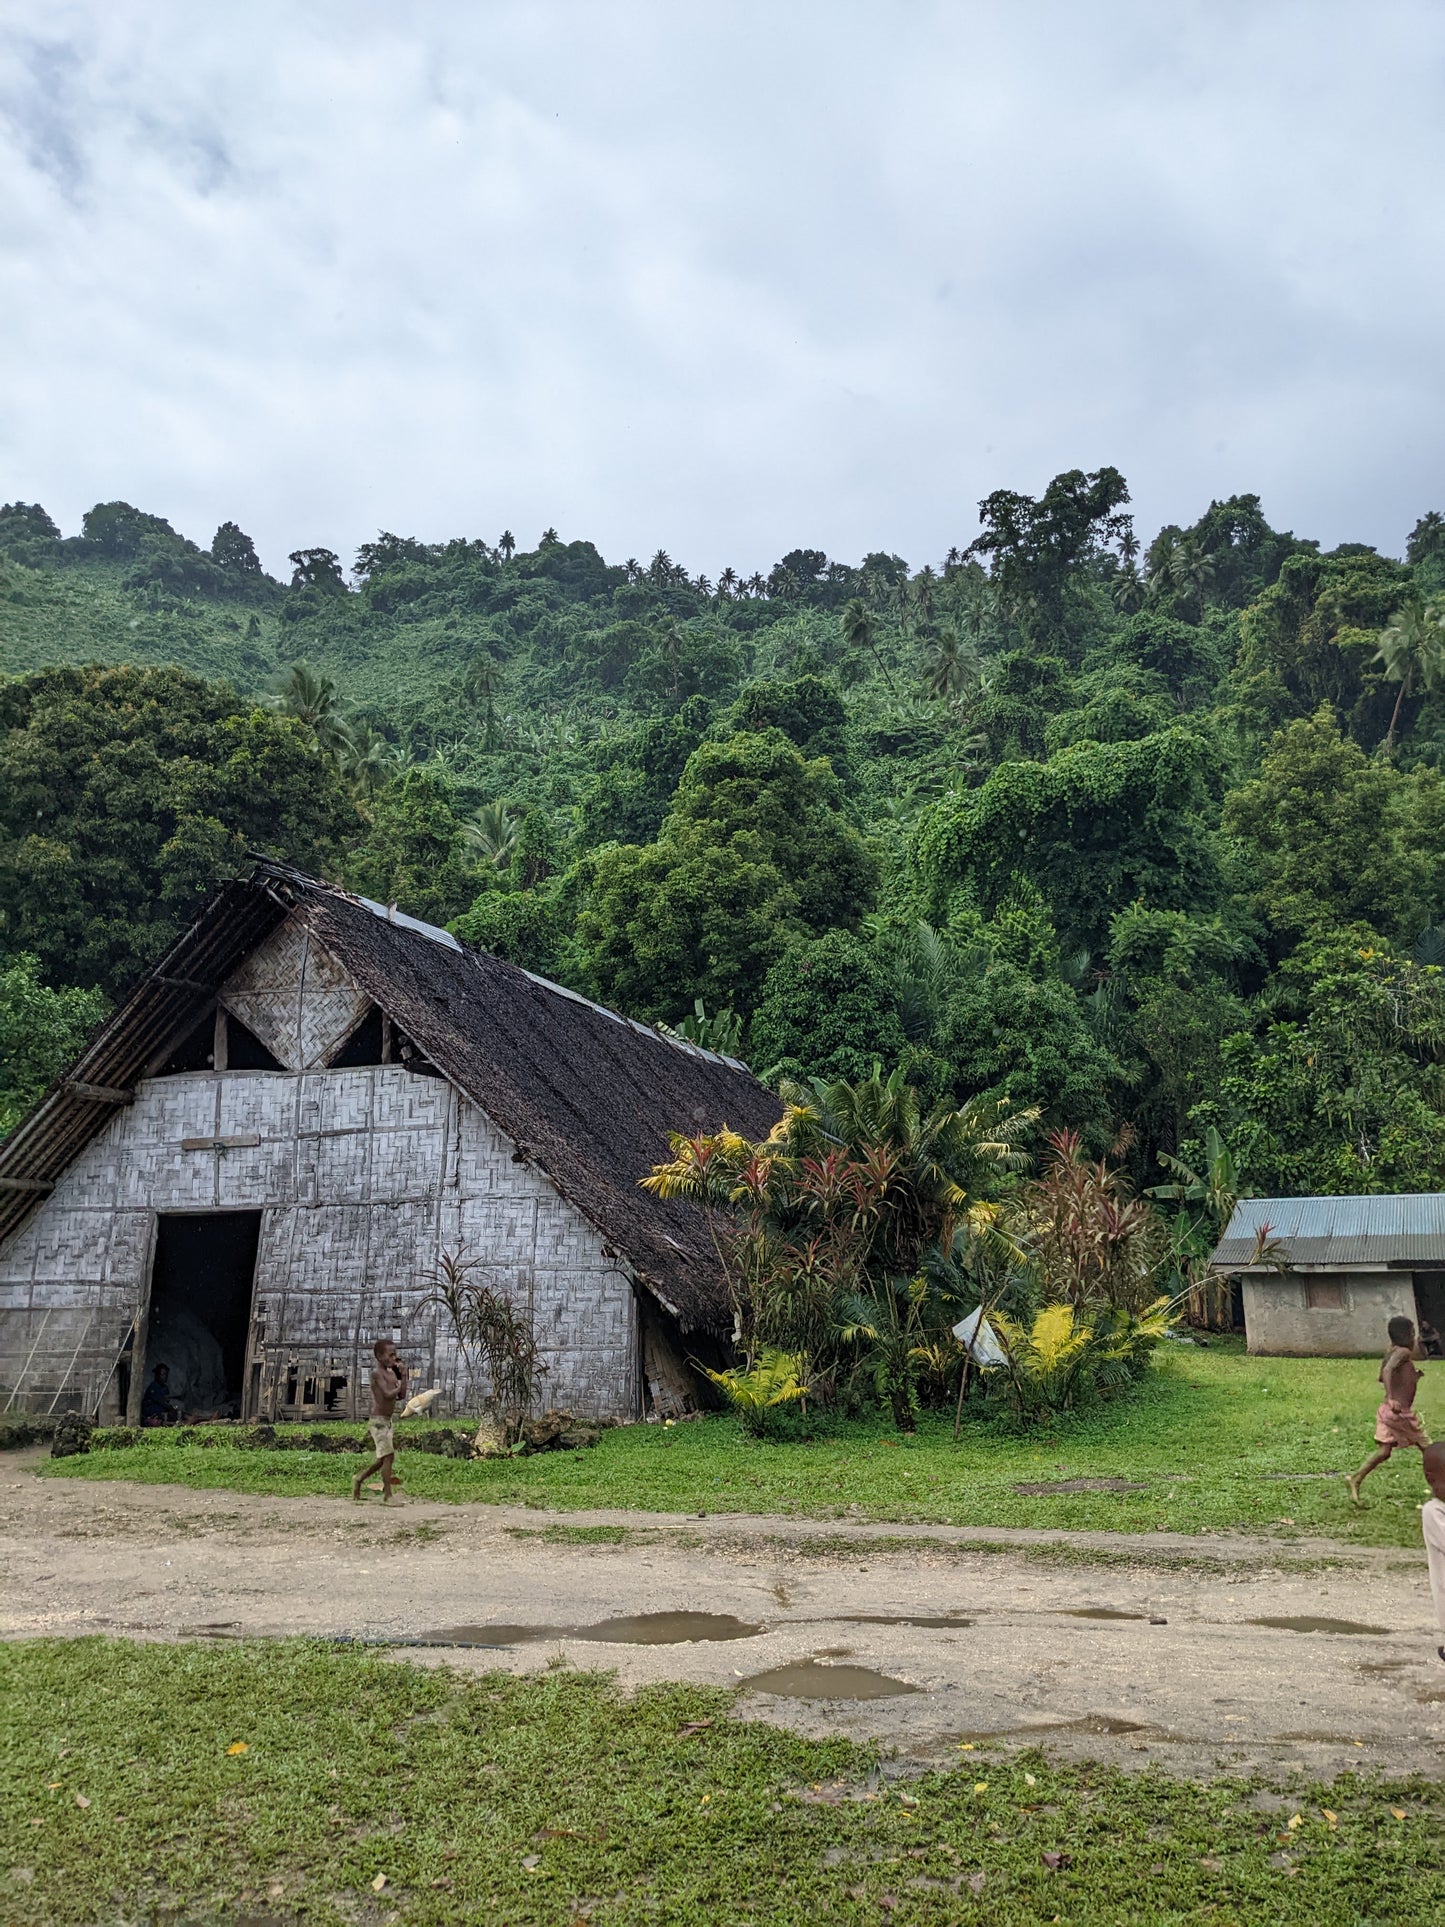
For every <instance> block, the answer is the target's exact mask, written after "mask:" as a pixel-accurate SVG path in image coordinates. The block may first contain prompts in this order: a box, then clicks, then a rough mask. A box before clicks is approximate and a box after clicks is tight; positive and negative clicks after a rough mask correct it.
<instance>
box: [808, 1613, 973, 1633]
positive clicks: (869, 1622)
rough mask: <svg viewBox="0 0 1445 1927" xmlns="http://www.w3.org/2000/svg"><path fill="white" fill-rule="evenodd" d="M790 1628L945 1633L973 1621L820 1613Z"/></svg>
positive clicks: (924, 1615) (937, 1616)
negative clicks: (886, 1628)
mask: <svg viewBox="0 0 1445 1927" xmlns="http://www.w3.org/2000/svg"><path fill="white" fill-rule="evenodd" d="M786 1623H787V1624H788V1625H790V1626H800V1625H812V1626H927V1627H932V1628H937V1629H941V1630H942V1631H944V1632H957V1631H959V1630H960V1629H961V1628H962V1627H964V1626H971V1625H972V1624H973V1621H972V1620H971V1619H966V1618H964V1617H963V1616H962V1615H961V1614H960V1615H959V1616H958V1617H957V1618H954V1617H953V1616H952V1615H950V1614H942V1613H938V1614H932V1615H930V1614H927V1613H818V1614H816V1615H815V1616H814V1617H813V1618H812V1619H810V1620H799V1619H790V1620H788V1621H787V1622H786Z"/></svg>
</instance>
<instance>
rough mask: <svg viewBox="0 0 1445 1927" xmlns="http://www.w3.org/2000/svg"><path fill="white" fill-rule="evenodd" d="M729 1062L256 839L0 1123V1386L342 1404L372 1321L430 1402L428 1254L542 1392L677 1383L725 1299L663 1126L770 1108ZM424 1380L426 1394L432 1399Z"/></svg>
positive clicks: (710, 1349) (684, 1384) (599, 1397)
mask: <svg viewBox="0 0 1445 1927" xmlns="http://www.w3.org/2000/svg"><path fill="white" fill-rule="evenodd" d="M779 1109H780V1107H779V1105H778V1102H777V1100H776V1098H774V1097H773V1096H772V1095H771V1094H770V1093H769V1092H767V1091H766V1090H765V1089H764V1088H763V1087H762V1086H761V1085H760V1084H759V1083H758V1082H757V1081H756V1079H754V1078H753V1077H752V1076H751V1075H750V1073H749V1072H748V1071H747V1070H746V1069H745V1067H744V1066H743V1065H741V1064H739V1063H736V1062H734V1061H732V1060H731V1059H727V1058H722V1057H719V1056H716V1055H714V1054H713V1053H711V1052H708V1051H704V1050H700V1049H699V1048H697V1047H696V1046H695V1045H692V1044H689V1043H687V1042H685V1041H684V1040H682V1039H679V1038H674V1037H671V1036H668V1035H665V1034H663V1033H661V1032H659V1031H656V1030H653V1029H650V1028H649V1027H647V1026H646V1025H642V1024H637V1023H633V1022H631V1021H630V1020H628V1019H626V1018H623V1017H620V1016H619V1015H617V1014H616V1013H615V1012H613V1011H608V1010H604V1009H602V1008H601V1007H600V1006H598V1005H596V1004H593V1003H590V1002H588V1001H587V1000H586V999H585V998H582V997H579V996H577V995H575V994H574V993H573V992H571V991H568V990H565V989H563V988H561V987H560V986H558V985H556V984H551V983H548V982H546V981H545V980H543V979H541V978H538V977H535V976H533V975H531V974H530V973H528V972H527V971H524V970H519V969H517V968H516V967H515V966H513V965H511V964H507V963H504V962H502V961H501V960H500V959H498V958H496V957H492V956H488V955H486V954H484V953H482V952H479V951H475V950H472V949H470V948H468V947H466V946H464V945H462V944H461V943H459V942H458V941H457V940H456V939H455V938H454V937H452V936H450V935H449V934H448V933H447V932H445V931H443V930H438V929H435V928H433V927H432V926H430V925H427V924H423V923H419V922H417V921H416V920H414V919H412V918H410V917H407V916H404V915H401V914H399V913H398V912H397V911H396V909H395V908H394V907H390V908H389V907H387V906H384V905H381V904H375V903H371V902H368V901H367V900H365V899H363V898H360V897H356V896H352V895H350V894H348V893H347V892H345V891H342V890H339V889H337V888H335V887H333V886H330V885H327V884H323V883H320V882H318V881H316V880H315V879H314V878H310V877H306V876H303V875H301V874H300V873H298V872H296V871H293V870H290V869H287V868H285V867H283V866H280V865H277V864H272V863H258V864H257V865H256V866H255V869H254V872H253V873H252V874H251V875H250V876H249V877H248V878H246V879H244V880H239V881H236V882H232V883H228V884H227V885H225V886H224V887H223V888H222V889H221V890H219V891H218V892H217V894H216V895H215V897H214V898H213V899H212V900H211V902H210V903H209V904H208V905H207V906H206V908H205V910H204V911H203V912H202V913H201V915H200V916H199V917H198V918H197V920H196V922H195V923H194V924H193V925H192V926H191V928H190V929H189V930H187V931H186V933H185V934H184V935H183V936H182V937H181V938H180V939H179V940H178V941H177V942H176V943H175V944H174V945H173V946H172V947H171V949H170V950H169V951H168V952H167V953H166V955H165V956H163V957H162V958H161V959H160V961H159V962H158V963H157V964H156V965H155V966H154V967H153V968H152V969H151V970H150V971H148V972H147V973H146V975H145V976H144V977H143V978H142V979H141V980H140V981H139V982H138V983H137V984H136V985H135V986H134V988H133V989H132V990H131V992H130V994H129V995H128V996H127V997H126V998H125V999H124V1001H123V1002H122V1003H121V1005H120V1007H119V1008H118V1009H117V1010H116V1012H115V1013H114V1015H113V1016H112V1017H111V1018H110V1019H109V1020H108V1022H107V1023H106V1024H105V1025H104V1026H102V1028H101V1029H100V1031H99V1032H98V1033H97V1035H96V1036H95V1038H94V1039H93V1041H92V1042H91V1043H90V1045H89V1046H88V1048H87V1049H86V1050H85V1052H84V1053H83V1054H82V1056H81V1057H80V1058H79V1059H78V1061H77V1062H76V1063H75V1064H74V1065H73V1066H72V1067H71V1069H70V1071H69V1072H67V1074H66V1076H65V1077H64V1078H63V1079H62V1080H61V1081H60V1082H59V1083H58V1084H57V1085H56V1086H55V1088H54V1089H53V1090H51V1091H50V1092H49V1093H47V1095H46V1096H45V1098H44V1099H43V1100H42V1101H41V1103H40V1104H39V1105H38V1106H37V1107H36V1109H35V1110H34V1111H33V1112H32V1113H31V1115H30V1116H29V1117H28V1118H27V1119H25V1120H24V1122H23V1123H22V1124H21V1125H20V1126H19V1127H18V1129H17V1130H16V1131H15V1132H14V1133H13V1134H12V1136H11V1137H10V1138H9V1139H8V1140H7V1141H6V1143H5V1144H4V1145H3V1146H0V1408H4V1409H8V1410H12V1411H14V1410H26V1411H35V1410H40V1411H65V1410H82V1411H86V1412H90V1413H93V1414H98V1415H100V1416H103V1417H107V1418H112V1419H114V1418H119V1417H122V1416H128V1417H129V1418H130V1420H131V1421H132V1422H134V1421H135V1420H136V1418H137V1416H138V1413H139V1404H140V1398H141V1395H142V1388H143V1386H144V1384H145V1382H146V1380H147V1378H148V1377H149V1376H150V1374H151V1371H152V1369H153V1367H154V1365H155V1364H157V1363H160V1362H164V1363H166V1364H167V1365H168V1366H169V1367H170V1372H171V1386H172V1390H173V1392H174V1393H175V1394H176V1396H177V1398H178V1400H179V1402H180V1403H181V1405H182V1406H183V1407H185V1408H186V1409H187V1410H188V1411H194V1412H196V1413H198V1414H200V1413H206V1414H217V1415H234V1416H237V1417H245V1418H310V1417H317V1418H319V1417H323V1416H326V1415H333V1416H337V1417H352V1416H355V1415H357V1414H359V1413H362V1412H364V1411H365V1410H366V1409H367V1406H366V1403H365V1399H366V1383H367V1375H368V1372H369V1369H370V1363H371V1346H372V1344H373V1342H374V1340H375V1339H376V1338H378V1337H383V1336H393V1337H395V1338H396V1339H397V1341H398V1343H399V1344H400V1345H401V1347H402V1350H403V1352H404V1354H405V1355H406V1356H407V1358H408V1360H409V1362H410V1363H411V1366H412V1369H413V1378H414V1382H415V1383H417V1384H440V1385H442V1386H443V1388H444V1390H445V1393H446V1402H447V1405H448V1406H450V1408H451V1409H460V1408H462V1407H464V1406H468V1405H471V1406H474V1405H475V1404H476V1402H477V1400H478V1398H479V1397H480V1396H483V1395H484V1394H485V1391H486V1389H487V1388H486V1387H485V1386H484V1385H483V1386H477V1385H473V1384H471V1383H469V1382H468V1379H467V1374H466V1370H465V1365H464V1361H463V1359H462V1358H461V1357H460V1356H459V1355H458V1352H457V1347H456V1345H455V1342H454V1340H453V1337H452V1334H451V1331H450V1329H449V1324H448V1321H447V1319H446V1317H445V1315H444V1313H442V1312H441V1311H440V1310H439V1308H438V1306H437V1304H436V1302H435V1300H434V1297H433V1292H434V1289H435V1285H436V1281H437V1272H438V1265H439V1261H440V1259H441V1257H442V1255H443V1253H447V1254H451V1255H452V1256H454V1257H457V1258H458V1259H459V1260H461V1261H462V1262H465V1263H467V1264H469V1265H471V1266H472V1267H473V1270H472V1272H471V1273H469V1276H472V1277H474V1278H477V1279H479V1280H481V1281H483V1282H485V1283H487V1284H488V1285H490V1286H491V1287H492V1288H493V1289H495V1290H498V1291H501V1292H504V1293H505V1294H506V1295H507V1296H508V1297H509V1298H510V1299H511V1301H512V1303H513V1305H514V1307H516V1308H517V1309H520V1310H524V1311H525V1313H526V1315H527V1317H528V1318H529V1319H530V1321H531V1325H532V1330H533V1333H534V1336H535V1338H536V1340H537V1342H538V1344H539V1347H540V1356H541V1360H542V1363H543V1364H544V1365H545V1366H546V1373H545V1376H544V1377H543V1379H542V1381H541V1390H540V1393H539V1398H538V1403H539V1404H545V1405H547V1406H555V1407H565V1408H568V1409H570V1410H572V1411H573V1412H575V1413H577V1414H578V1415H579V1416H584V1415H585V1416H588V1417H593V1418H615V1419H630V1418H637V1417H640V1416H643V1415H644V1414H645V1413H646V1412H647V1411H648V1410H649V1409H650V1408H656V1409H658V1410H664V1409H666V1410H670V1409H673V1408H674V1407H675V1406H676V1405H678V1404H681V1403H685V1402H686V1400H687V1398H688V1396H689V1392H690V1389H691V1388H692V1387H693V1385H694V1383H695V1381H693V1380H692V1379H691V1377H690V1373H689V1368H688V1365H687V1362H686V1361H687V1359H688V1357H689V1356H692V1355H699V1356H702V1357H705V1358H709V1359H711V1358H714V1357H716V1356H718V1355H719V1353H720V1352H721V1351H722V1350H723V1349H725V1347H726V1341H727V1335H728V1333H729V1331H730V1328H731V1321H732V1312H731V1307H730V1304H729V1302H728V1299H727V1293H726V1290H725V1287H724V1281H723V1279H722V1277H721V1274H720V1269H719V1265H718V1261H717V1256H716V1252H715V1249H714V1246H713V1242H712V1238H711V1234H710V1232H709V1230H708V1227H707V1225H706V1224H705V1222H704V1220H703V1218H702V1216H701V1214H700V1213H699V1212H698V1211H697V1210H695V1209H694V1208H693V1207H691V1206H688V1205H684V1204H680V1203H677V1202H670V1201H663V1200H658V1199H655V1198H653V1197H652V1196H651V1195H650V1194H649V1193H647V1192H645V1191H643V1190H642V1189H641V1188H640V1186H639V1180H640V1179H641V1178H643V1177H645V1176H646V1175H647V1173H648V1172H649V1171H650V1170H651V1168H652V1166H653V1165H654V1164H655V1163H656V1162H658V1161H659V1160H660V1159H662V1158H663V1157H665V1156H666V1155H667V1134H668V1132H669V1131H678V1130H680V1131H686V1132H688V1133H689V1134H693V1133H698V1132H703V1131H712V1130H716V1129H718V1128H720V1127H721V1126H722V1125H724V1124H727V1125H730V1126H732V1127H733V1128H734V1129H736V1130H740V1131H743V1132H745V1133H747V1134H748V1135H750V1136H761V1135H765V1134H766V1133H767V1132H768V1131H769V1130H770V1129H771V1128H772V1126H773V1125H774V1124H775V1123H776V1121H777V1119H778V1116H779ZM443 1409H445V1407H444V1408H443Z"/></svg>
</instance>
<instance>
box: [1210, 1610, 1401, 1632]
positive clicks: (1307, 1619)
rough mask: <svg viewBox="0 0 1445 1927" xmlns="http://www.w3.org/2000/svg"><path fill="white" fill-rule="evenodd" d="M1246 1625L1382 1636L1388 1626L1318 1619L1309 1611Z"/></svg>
mask: <svg viewBox="0 0 1445 1927" xmlns="http://www.w3.org/2000/svg"><path fill="white" fill-rule="evenodd" d="M1244 1623H1245V1625H1246V1626H1273V1627H1274V1629H1275V1631H1276V1632H1280V1633H1372V1634H1374V1635H1376V1636H1382V1635H1384V1634H1385V1633H1388V1632H1389V1630H1390V1629H1389V1627H1388V1626H1365V1625H1362V1624H1361V1623H1360V1621H1359V1620H1357V1619H1316V1618H1314V1617H1313V1616H1312V1615H1311V1614H1309V1613H1301V1614H1299V1615H1297V1616H1286V1617H1284V1618H1281V1619H1246V1620H1245V1622H1244Z"/></svg>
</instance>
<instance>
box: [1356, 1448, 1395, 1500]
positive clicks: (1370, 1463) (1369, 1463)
mask: <svg viewBox="0 0 1445 1927" xmlns="http://www.w3.org/2000/svg"><path fill="white" fill-rule="evenodd" d="M1394 1449H1395V1448H1394V1446H1393V1445H1382V1446H1381V1447H1380V1448H1379V1450H1378V1451H1375V1452H1372V1453H1371V1454H1370V1456H1369V1458H1367V1459H1366V1460H1365V1463H1364V1464H1363V1465H1362V1466H1361V1467H1360V1469H1359V1471H1358V1472H1355V1473H1352V1474H1351V1475H1350V1477H1349V1478H1347V1479H1346V1480H1345V1484H1346V1485H1347V1486H1348V1487H1349V1488H1350V1497H1351V1498H1352V1499H1353V1500H1354V1502H1355V1504H1356V1505H1359V1504H1360V1503H1361V1501H1360V1486H1361V1483H1362V1482H1363V1481H1364V1480H1365V1479H1367V1478H1368V1477H1369V1476H1370V1474H1371V1473H1372V1472H1373V1471H1375V1469H1376V1468H1377V1467H1378V1466H1382V1465H1383V1464H1384V1463H1385V1461H1386V1459H1387V1458H1389V1456H1390V1454H1391V1453H1392V1452H1393V1451H1394Z"/></svg>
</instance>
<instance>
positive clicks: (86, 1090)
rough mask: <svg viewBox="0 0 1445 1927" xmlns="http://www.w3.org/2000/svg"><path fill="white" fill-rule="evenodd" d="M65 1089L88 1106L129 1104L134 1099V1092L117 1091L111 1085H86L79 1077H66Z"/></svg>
mask: <svg viewBox="0 0 1445 1927" xmlns="http://www.w3.org/2000/svg"><path fill="white" fill-rule="evenodd" d="M65 1088H66V1090H68V1091H69V1092H71V1094H72V1095H73V1096H75V1097H83V1098H85V1099H86V1101H87V1102H88V1103H90V1104H129V1103H130V1102H131V1101H132V1100H133V1098H134V1097H135V1092H134V1091H121V1090H117V1089H116V1088H115V1087H114V1086H113V1085H111V1084H87V1083H86V1082H85V1081H84V1079H82V1078H79V1077H67V1078H66V1080H65Z"/></svg>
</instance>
